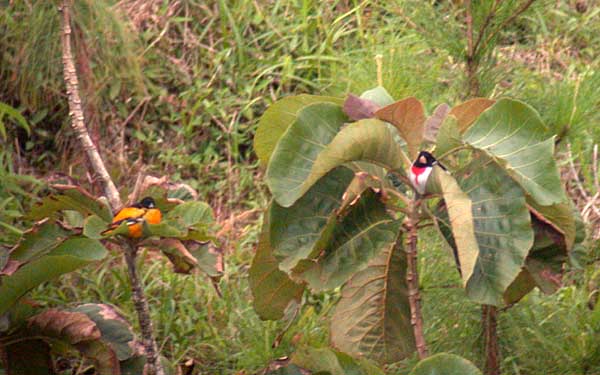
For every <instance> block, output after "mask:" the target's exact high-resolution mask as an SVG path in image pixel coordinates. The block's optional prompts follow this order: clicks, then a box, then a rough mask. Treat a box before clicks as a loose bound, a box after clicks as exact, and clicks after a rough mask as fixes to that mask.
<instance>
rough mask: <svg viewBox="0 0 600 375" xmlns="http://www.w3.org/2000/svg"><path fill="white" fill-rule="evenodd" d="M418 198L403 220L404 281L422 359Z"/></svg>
mask: <svg viewBox="0 0 600 375" xmlns="http://www.w3.org/2000/svg"><path fill="white" fill-rule="evenodd" d="M420 203H421V200H420V198H417V196H416V195H415V198H413V200H412V201H411V205H410V212H409V215H408V216H407V218H406V221H405V223H404V224H405V228H406V231H407V240H406V260H407V267H408V269H407V272H406V281H407V284H408V303H409V305H410V323H411V324H412V326H413V332H414V335H415V343H416V345H417V353H418V354H419V359H424V358H426V357H427V356H428V355H429V352H428V351H427V344H426V343H425V335H424V334H423V314H422V312H421V292H420V291H419V273H418V271H417V240H418V233H417V224H418V220H419V212H418V211H419V210H418V209H419V204H420Z"/></svg>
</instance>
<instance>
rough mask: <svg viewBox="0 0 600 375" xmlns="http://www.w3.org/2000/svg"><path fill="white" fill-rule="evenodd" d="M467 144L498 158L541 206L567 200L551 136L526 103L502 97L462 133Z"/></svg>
mask: <svg viewBox="0 0 600 375" xmlns="http://www.w3.org/2000/svg"><path fill="white" fill-rule="evenodd" d="M464 140H465V142H466V143H467V144H469V145H471V146H472V147H474V148H476V149H480V150H483V151H485V152H486V153H488V154H489V155H490V156H493V157H495V158H498V159H501V160H503V161H504V162H505V163H506V169H507V170H508V173H509V174H510V175H511V176H512V177H513V178H514V179H515V180H516V181H517V182H519V184H521V186H523V188H524V189H525V190H526V191H527V192H528V193H529V194H530V195H531V196H532V197H533V199H534V200H535V201H536V202H537V203H539V204H540V205H543V206H548V205H552V204H555V203H561V202H564V201H565V200H566V196H565V194H564V191H563V188H562V185H561V182H560V176H559V174H558V169H557V167H556V163H555V162H554V139H553V138H551V137H549V134H548V128H547V127H546V126H545V125H544V123H543V122H542V120H541V118H540V116H539V114H538V113H537V112H536V111H535V110H534V109H533V108H531V107H530V106H528V105H527V104H524V103H522V102H519V101H516V100H510V99H502V100H499V101H498V102H497V103H496V104H494V105H493V106H492V107H490V108H489V109H487V110H486V111H485V112H483V114H482V115H481V116H480V117H479V118H478V119H477V120H476V121H475V123H474V124H473V125H472V126H471V127H470V128H469V129H468V130H467V131H466V133H465V134H464Z"/></svg>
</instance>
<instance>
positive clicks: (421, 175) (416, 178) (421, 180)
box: [409, 151, 446, 195]
mask: <svg viewBox="0 0 600 375" xmlns="http://www.w3.org/2000/svg"><path fill="white" fill-rule="evenodd" d="M436 164H437V165H439V166H440V167H441V168H442V169H443V170H446V168H444V166H443V165H442V164H440V163H439V162H438V161H437V160H436V159H435V157H433V155H431V154H430V153H429V152H427V151H421V152H419V155H418V156H417V158H416V159H415V161H414V162H413V164H412V166H411V167H410V172H409V178H410V183H411V184H412V186H413V187H414V188H415V190H416V191H417V193H419V194H421V195H423V194H425V187H426V186H427V180H428V179H429V176H430V175H431V171H432V170H433V166H434V165H436Z"/></svg>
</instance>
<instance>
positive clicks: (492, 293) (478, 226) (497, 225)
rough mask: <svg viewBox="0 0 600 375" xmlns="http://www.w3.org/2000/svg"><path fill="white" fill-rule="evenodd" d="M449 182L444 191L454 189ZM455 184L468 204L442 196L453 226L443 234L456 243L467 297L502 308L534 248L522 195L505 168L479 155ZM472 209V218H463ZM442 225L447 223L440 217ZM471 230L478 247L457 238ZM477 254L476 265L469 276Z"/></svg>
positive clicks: (470, 216)
mask: <svg viewBox="0 0 600 375" xmlns="http://www.w3.org/2000/svg"><path fill="white" fill-rule="evenodd" d="M444 175H446V174H445V173H444ZM446 177H447V175H446ZM450 179H451V177H450V178H447V180H448V182H447V186H446V187H444V186H442V189H443V190H444V191H446V190H448V187H449V186H452V183H451V180H450ZM457 179H458V187H456V186H455V187H454V188H459V189H460V191H463V192H465V193H463V194H464V195H466V196H468V199H469V200H470V202H467V201H466V199H465V196H464V195H462V200H458V199H455V195H454V194H444V199H445V201H446V207H447V210H448V213H449V216H450V223H441V225H440V227H441V228H440V229H442V232H444V227H448V226H450V227H451V228H452V233H453V237H454V238H453V243H452V242H450V244H451V245H453V246H456V252H457V254H458V262H459V266H460V268H461V270H462V277H463V282H464V283H465V286H466V289H467V294H468V295H469V297H470V298H471V299H473V300H475V301H476V302H479V303H483V304H490V305H500V304H502V302H503V297H504V292H505V291H506V290H507V288H508V287H509V286H510V284H511V283H512V282H513V281H514V280H515V279H516V277H517V275H519V273H520V271H521V268H522V267H523V266H524V264H525V259H526V257H527V254H528V253H529V249H531V247H532V245H533V239H534V237H533V230H532V228H531V221H530V215H529V211H528V209H527V206H526V203H525V196H524V193H523V191H522V190H521V188H520V187H519V185H518V184H517V183H516V182H514V181H513V180H512V179H510V178H509V177H508V176H507V175H506V172H505V171H504V170H503V169H502V167H500V166H499V165H498V164H496V163H495V162H494V161H493V160H492V159H489V158H488V157H486V156H485V155H483V154H476V155H475V158H474V160H473V161H472V162H471V163H470V164H469V165H467V166H466V167H465V168H464V169H463V172H459V173H458V176H457ZM458 196H459V197H460V196H461V194H460V193H458ZM469 206H470V212H469V213H468V212H463V213H462V214H460V213H459V211H460V210H466V208H467V207H469ZM453 212H454V213H453ZM438 220H440V221H443V220H444V218H443V217H442V216H438ZM455 220H458V221H457V222H455ZM468 220H472V224H471V223H468V222H466V221H468ZM467 225H472V227H473V233H474V234H475V244H473V242H472V238H471V237H469V238H468V239H469V241H468V242H463V243H462V244H461V242H459V239H460V241H462V238H457V236H464V235H465V232H466V228H467ZM446 232H447V230H446ZM446 234H447V233H446ZM446 237H447V236H446ZM463 247H464V248H463ZM474 255H476V262H475V264H474V267H473V269H472V271H471V269H470V266H471V264H472V262H473V256H474ZM465 265H466V267H465Z"/></svg>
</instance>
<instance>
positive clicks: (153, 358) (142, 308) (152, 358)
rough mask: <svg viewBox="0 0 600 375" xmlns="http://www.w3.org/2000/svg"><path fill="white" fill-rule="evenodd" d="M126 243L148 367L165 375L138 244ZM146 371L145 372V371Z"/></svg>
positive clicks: (151, 373) (150, 371)
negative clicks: (140, 268)
mask: <svg viewBox="0 0 600 375" xmlns="http://www.w3.org/2000/svg"><path fill="white" fill-rule="evenodd" d="M123 242H124V244H125V262H126V263H127V272H128V274H129V279H130V280H131V289H132V291H133V304H134V306H135V311H136V312H137V315H138V321H139V323H140V329H141V331H142V344H143V345H144V350H145V352H146V358H147V363H146V369H147V370H148V375H164V373H165V372H164V370H163V368H162V365H161V364H160V361H159V357H158V349H157V346H156V340H154V335H153V333H152V332H153V329H152V320H150V310H149V309H148V301H146V296H145V295H144V289H143V288H142V283H141V282H140V279H139V277H138V274H137V266H136V264H135V258H136V255H137V250H138V249H137V248H136V244H134V243H132V242H131V241H130V240H124V241H123ZM144 373H145V372H144Z"/></svg>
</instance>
